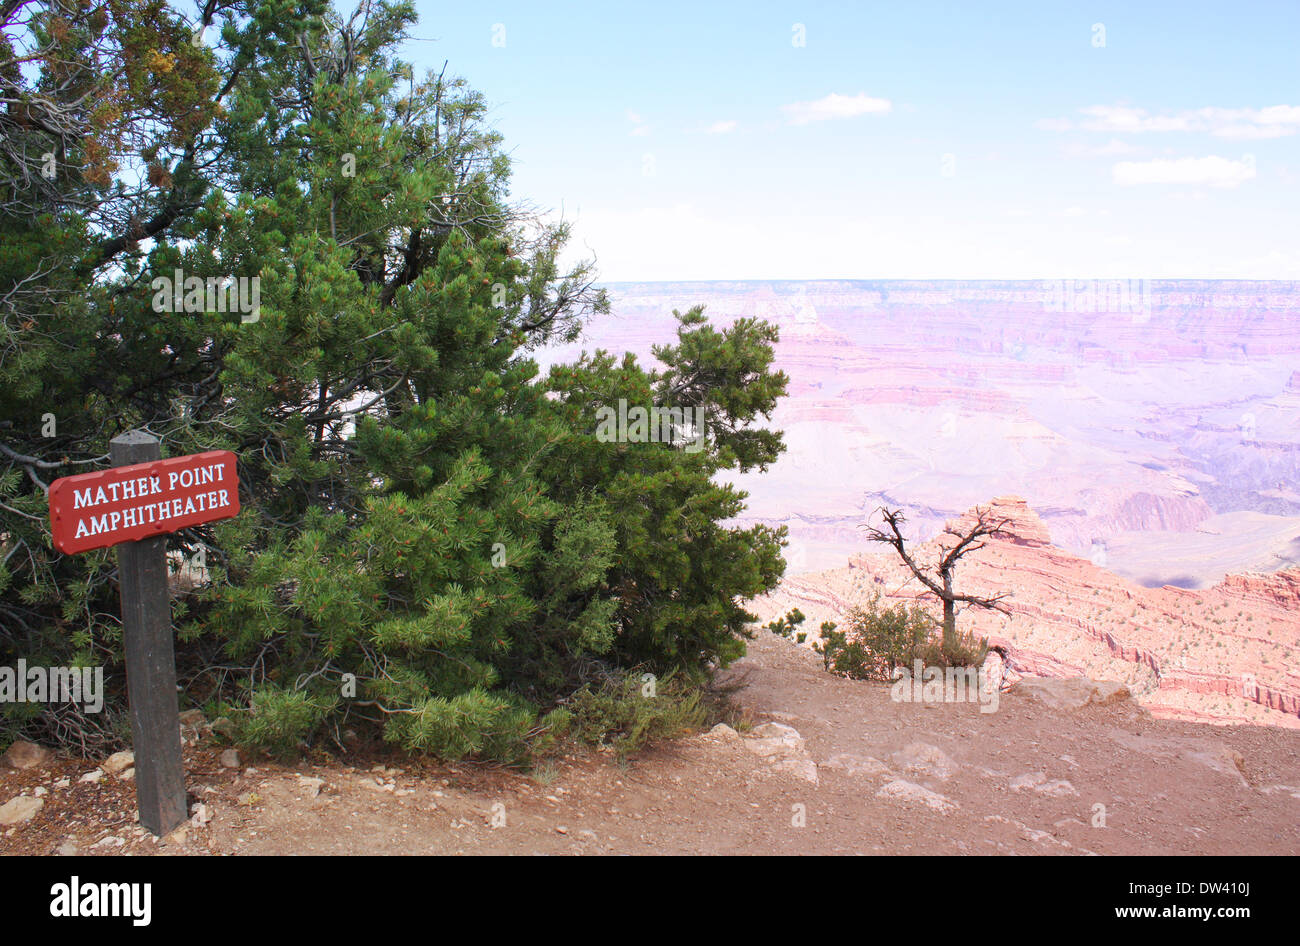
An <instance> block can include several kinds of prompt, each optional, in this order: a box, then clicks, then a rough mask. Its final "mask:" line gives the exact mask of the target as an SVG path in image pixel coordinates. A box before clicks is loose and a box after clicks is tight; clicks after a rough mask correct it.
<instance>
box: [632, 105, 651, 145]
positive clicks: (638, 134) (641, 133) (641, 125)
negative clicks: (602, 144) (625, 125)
mask: <svg viewBox="0 0 1300 946" xmlns="http://www.w3.org/2000/svg"><path fill="white" fill-rule="evenodd" d="M627 120H628V121H630V122H631V123H632V126H633V127H632V130H631V131H629V132H628V134H629V135H631V136H632V137H634V138H644V137H645V136H646V135H648V134H650V126H649V125H647V124H646V123H645V119H644V118H642V117H641V116H640V115H638V114H637V113H636V112H633V111H629V112H628V113H627Z"/></svg>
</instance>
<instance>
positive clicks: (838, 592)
mask: <svg viewBox="0 0 1300 946" xmlns="http://www.w3.org/2000/svg"><path fill="white" fill-rule="evenodd" d="M606 288H607V290H608V291H609V293H610V295H611V300H612V302H613V314H612V315H611V316H610V317H608V318H605V319H601V320H597V321H595V322H593V323H592V324H591V325H590V326H589V327H588V329H587V332H586V334H585V336H584V337H583V338H582V339H581V340H580V341H579V342H577V343H575V344H574V345H571V346H568V347H567V348H564V349H558V350H555V351H554V352H549V353H547V359H549V360H553V361H565V360H569V359H571V358H572V357H574V356H576V354H577V352H578V351H580V350H584V349H585V350H588V351H591V350H594V349H597V348H603V349H605V350H608V351H614V352H623V351H630V352H633V353H634V354H636V355H637V356H638V358H639V359H640V360H641V361H642V362H643V363H647V364H649V363H653V356H652V353H651V346H652V345H654V344H662V343H663V342H665V340H667V339H670V338H671V337H672V335H673V332H674V331H675V328H676V323H675V320H674V318H673V310H674V309H676V310H679V311H683V312H684V311H686V310H687V309H689V308H691V307H692V306H696V305H703V306H704V307H705V311H706V314H708V315H709V316H710V320H711V322H713V323H714V324H715V325H727V324H730V323H731V322H732V321H734V320H735V319H737V318H743V317H756V318H761V319H766V320H768V321H770V322H773V323H774V324H776V325H777V326H778V328H779V329H780V336H781V337H780V341H779V342H778V343H777V345H776V359H775V366H776V367H777V368H779V369H781V370H783V371H784V372H785V373H786V374H787V375H788V377H789V379H790V383H789V395H788V397H787V398H785V399H784V400H783V401H782V402H781V404H780V405H779V406H778V408H777V410H776V412H775V413H774V415H773V417H772V418H771V423H772V426H774V427H776V428H777V429H780V430H782V431H784V434H785V442H786V445H787V451H786V453H785V454H784V455H783V456H782V457H781V459H780V460H779V461H778V462H777V463H776V464H775V465H773V466H772V467H771V468H769V469H768V470H766V471H762V472H754V473H750V474H746V475H742V476H735V477H729V478H730V479H732V481H733V482H735V483H736V484H737V485H738V486H739V487H741V488H742V489H744V490H745V491H746V492H747V493H748V508H747V511H746V514H745V517H744V518H743V519H739V520H736V521H737V523H738V524H748V523H752V522H764V523H767V524H770V525H784V526H786V527H787V529H788V530H789V537H790V542H789V547H788V548H787V550H786V561H787V570H786V578H785V580H784V582H783V584H782V586H781V588H780V589H778V590H777V591H776V592H775V593H773V594H772V595H770V596H768V597H767V598H764V599H760V600H759V601H758V602H756V603H755V604H754V605H753V607H752V610H754V611H755V612H756V613H757V614H758V615H759V617H760V619H761V620H763V621H766V620H770V619H771V618H773V617H776V616H778V615H780V614H783V613H785V611H786V610H788V609H789V608H790V607H796V606H797V607H799V608H800V609H801V610H802V611H803V612H804V613H805V614H806V615H808V617H809V621H808V623H807V625H806V628H807V629H808V630H809V631H810V632H811V636H813V637H815V636H816V628H817V626H818V624H819V623H820V622H821V621H822V620H834V621H841V620H843V618H844V615H845V613H846V611H847V610H848V608H849V607H851V605H852V604H855V603H860V602H861V601H862V600H863V599H864V598H865V597H868V596H870V595H872V594H874V593H875V592H876V591H880V592H881V593H882V594H883V595H884V597H885V599H886V603H888V600H889V599H898V600H902V599H906V598H913V597H915V596H916V595H917V594H918V593H919V588H918V585H917V583H916V582H915V581H914V580H912V581H910V582H909V580H908V576H907V574H906V573H905V571H904V570H903V569H902V566H901V564H900V563H899V562H898V560H897V558H896V557H893V553H892V551H890V550H888V549H886V548H883V547H881V546H875V547H869V546H868V545H867V544H866V542H865V540H864V536H863V531H862V527H863V525H864V524H865V523H867V522H869V521H871V520H872V517H873V516H875V517H876V521H878V519H879V517H878V511H879V509H880V508H881V507H886V506H887V507H889V508H892V509H901V510H903V511H904V513H905V514H906V517H907V526H908V531H907V538H908V540H909V541H910V542H913V543H925V542H932V541H933V539H934V537H935V536H936V535H938V534H939V533H940V531H941V529H942V528H943V526H944V524H945V523H947V522H950V521H958V520H960V519H961V517H962V516H964V515H966V514H967V513H968V511H969V510H971V509H972V508H973V507H975V506H977V505H984V506H988V505H990V503H993V504H994V505H995V506H996V507H997V509H998V511H999V512H1000V513H1004V514H1007V515H1008V518H1009V519H1010V520H1011V521H1012V523H1013V529H1012V531H1013V535H1014V538H1013V539H1011V540H1008V541H998V542H992V543H990V545H989V547H988V548H987V549H984V550H982V551H981V552H980V553H979V554H978V555H977V556H974V557H972V558H971V559H969V560H968V561H969V567H966V563H963V570H962V571H961V573H960V574H959V581H964V582H967V583H968V586H969V590H971V591H972V592H974V593H996V592H1001V591H1011V592H1012V593H1013V595H1014V597H1013V598H1012V600H1011V602H1010V605H1011V608H1012V617H1011V618H1009V619H1008V618H1005V617H1003V616H1002V615H999V614H997V613H994V612H980V611H967V612H965V613H963V615H962V618H961V624H962V626H963V627H964V628H966V629H969V630H974V631H975V632H977V633H978V634H981V635H984V636H987V637H988V638H989V639H990V641H991V642H992V644H993V645H994V646H995V647H997V648H998V650H999V652H1000V653H1002V654H1004V655H1005V657H1006V660H1007V663H1008V666H1009V667H1010V668H1011V669H1012V670H1013V671H1015V670H1019V671H1020V672H1023V673H1027V674H1038V675H1045V676H1056V677H1063V676H1072V675H1080V674H1082V675H1086V676H1091V677H1093V678H1094V679H1111V680H1119V681H1122V682H1125V683H1126V684H1128V685H1129V686H1130V687H1131V688H1132V690H1133V692H1134V694H1135V696H1136V697H1137V699H1138V700H1139V702H1141V703H1142V704H1143V705H1144V706H1146V707H1147V709H1149V710H1150V711H1151V712H1152V713H1154V714H1155V715H1164V716H1170V717H1177V718H1180V719H1186V720H1194V721H1205V722H1218V723H1263V724H1269V725H1276V726H1286V727H1296V726H1300V675H1297V672H1296V670H1295V669H1294V668H1295V667H1296V664H1297V661H1296V657H1297V655H1298V654H1300V651H1298V648H1300V567H1297V566H1300V284H1298V283H1295V282H1251V281H1241V280H1204V281H1198V280H1178V281H1161V280H1151V281H1145V280H1144V281H1141V282H1136V281H1134V282H1129V283H1126V284H1125V285H1123V286H1121V287H1120V288H1121V289H1122V290H1131V291H1121V292H1115V291H1113V289H1114V287H1113V286H1111V285H1110V284H1109V283H1090V282H1087V281H1077V280H1071V281H1060V280H1056V281H1051V280H1045V281H1041V282H1035V281H1019V282H1009V281H1008V282H996V281H979V282H961V281H928V282H926V281H908V282H903V281H851V280H840V281H822V282H781V281H766V282H686V283H619V284H613V285H610V286H607V287H606ZM670 406H671V405H670ZM927 606H929V607H931V608H933V607H934V602H933V601H930V602H929V603H928V605H927ZM807 643H808V644H809V645H810V644H811V643H812V642H811V641H809V642H807Z"/></svg>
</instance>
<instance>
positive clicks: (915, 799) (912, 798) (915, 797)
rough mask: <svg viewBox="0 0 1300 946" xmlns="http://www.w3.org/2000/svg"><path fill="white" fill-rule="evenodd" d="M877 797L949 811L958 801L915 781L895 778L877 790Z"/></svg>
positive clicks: (953, 808) (954, 807)
mask: <svg viewBox="0 0 1300 946" xmlns="http://www.w3.org/2000/svg"><path fill="white" fill-rule="evenodd" d="M876 797H877V798H888V799H890V800H892V801H899V802H902V803H903V804H916V805H924V806H926V807H927V808H931V809H933V810H934V811H942V812H949V811H953V810H955V809H956V808H957V807H958V806H957V803H956V802H954V801H952V800H951V799H949V798H945V797H944V796H943V795H940V794H939V793H938V792H932V791H930V789H928V788H926V787H925V786H923V785H917V784H916V783H914V782H904V781H902V780H895V781H893V782H890V783H888V784H887V785H885V786H884V787H883V788H881V789H880V791H878V792H876Z"/></svg>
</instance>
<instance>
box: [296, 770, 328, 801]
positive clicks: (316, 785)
mask: <svg viewBox="0 0 1300 946" xmlns="http://www.w3.org/2000/svg"><path fill="white" fill-rule="evenodd" d="M298 787H299V788H305V789H307V791H309V792H311V797H312V798H316V797H317V796H319V795H320V792H321V789H322V788H324V787H325V780H324V779H323V778H308V777H307V776H305V775H300V776H298Z"/></svg>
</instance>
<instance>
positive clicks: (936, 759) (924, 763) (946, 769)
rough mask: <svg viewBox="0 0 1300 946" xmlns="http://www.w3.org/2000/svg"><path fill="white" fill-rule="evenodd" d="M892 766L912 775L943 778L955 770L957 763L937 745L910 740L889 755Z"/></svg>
mask: <svg viewBox="0 0 1300 946" xmlns="http://www.w3.org/2000/svg"><path fill="white" fill-rule="evenodd" d="M889 761H891V762H892V763H894V767H895V768H898V769H902V770H903V771H905V772H910V773H912V774H913V775H922V776H928V777H930V778H937V779H939V780H941V781H942V780H943V779H946V778H949V777H950V776H951V775H952V774H953V772H955V771H956V770H957V763H955V762H953V760H952V759H951V758H949V757H948V754H947V753H946V752H944V751H943V750H942V749H940V748H939V747H938V746H932V745H930V744H929V743H926V742H911V743H908V744H907V745H906V746H904V747H903V748H902V749H900V750H899V751H897V752H895V753H894V754H893V755H891V756H890V757H889Z"/></svg>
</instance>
